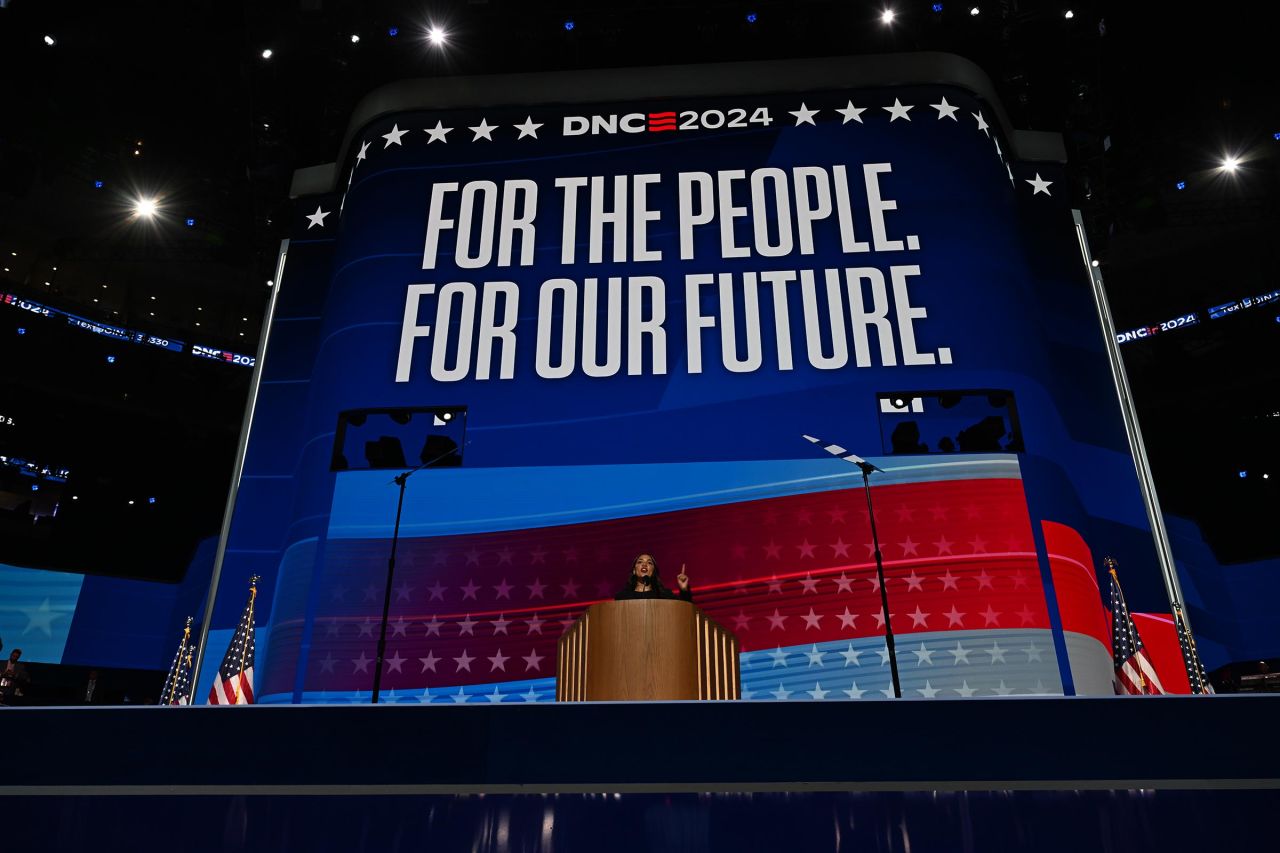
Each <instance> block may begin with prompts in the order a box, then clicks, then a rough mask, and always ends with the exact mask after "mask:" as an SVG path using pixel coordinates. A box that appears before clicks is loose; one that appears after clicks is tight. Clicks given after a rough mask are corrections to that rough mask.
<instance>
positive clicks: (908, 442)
mask: <svg viewBox="0 0 1280 853" xmlns="http://www.w3.org/2000/svg"><path fill="white" fill-rule="evenodd" d="M889 441H891V442H892V443H893V452H894V453H928V452H929V445H927V444H923V443H922V442H921V441H920V425H919V424H918V423H916V422H915V421H903V422H902V423H900V424H898V425H897V426H896V427H894V428H893V434H892V435H891V436H889Z"/></svg>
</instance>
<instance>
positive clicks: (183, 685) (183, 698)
mask: <svg viewBox="0 0 1280 853" xmlns="http://www.w3.org/2000/svg"><path fill="white" fill-rule="evenodd" d="M193 651H194V649H193V647H192V645H191V617H190V616H188V617H187V625H186V627H185V628H183V629H182V642H180V643H178V651H177V652H175V653H174V655H173V663H171V664H170V665H169V675H168V677H167V678H165V680H164V690H162V691H161V692H160V704H161V705H190V704H191V658H192V653H193Z"/></svg>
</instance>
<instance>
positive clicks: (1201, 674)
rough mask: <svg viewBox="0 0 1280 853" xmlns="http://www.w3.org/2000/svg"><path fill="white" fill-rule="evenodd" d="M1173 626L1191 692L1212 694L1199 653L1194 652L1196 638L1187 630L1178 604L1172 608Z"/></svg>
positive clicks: (1211, 687)
mask: <svg viewBox="0 0 1280 853" xmlns="http://www.w3.org/2000/svg"><path fill="white" fill-rule="evenodd" d="M1173 624H1174V625H1175V626H1176V627H1177V629H1178V645H1179V646H1180V647H1181V649H1182V662H1183V664H1184V665H1185V666H1186V668H1187V680H1188V681H1189V682H1191V692H1192V693H1193V694H1199V695H1205V694H1211V693H1213V692H1214V691H1213V685H1212V684H1210V683H1209V675H1208V673H1206V672H1205V671H1204V664H1203V663H1201V661H1200V653H1199V652H1198V651H1196V638H1195V637H1193V636H1191V632H1190V631H1188V630H1187V621H1186V619H1185V618H1183V615H1182V605H1180V604H1175V605H1174V606H1173Z"/></svg>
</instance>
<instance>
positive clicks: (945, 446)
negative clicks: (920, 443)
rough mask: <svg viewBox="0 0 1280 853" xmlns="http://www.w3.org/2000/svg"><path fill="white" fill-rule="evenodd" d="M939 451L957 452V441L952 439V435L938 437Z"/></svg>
mask: <svg viewBox="0 0 1280 853" xmlns="http://www.w3.org/2000/svg"><path fill="white" fill-rule="evenodd" d="M938 452H939V453H955V452H956V443H955V442H954V441H952V440H951V436H949V435H944V436H943V437H942V438H940V439H938Z"/></svg>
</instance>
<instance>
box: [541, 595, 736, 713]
mask: <svg viewBox="0 0 1280 853" xmlns="http://www.w3.org/2000/svg"><path fill="white" fill-rule="evenodd" d="M557 654H558V658H557V661H556V701H558V702H599V701H610V700H615V701H616V700H621V701H634V700H646V699H737V698H738V695H739V681H738V640H737V638H736V637H734V636H733V634H731V633H729V632H728V631H726V630H725V629H724V628H722V627H721V626H720V625H718V624H716V623H715V622H712V621H711V620H710V619H708V618H707V617H706V616H705V615H704V614H703V612H702V611H701V610H699V609H698V608H697V607H695V606H693V605H692V604H690V603H689V602H687V601H677V600H670V599H655V598H647V599H635V600H632V601H604V602H601V603H599V604H593V605H591V606H590V607H588V608H587V612H586V613H584V614H583V615H582V618H581V619H579V620H578V621H577V622H575V623H573V625H572V626H570V628H569V630H567V631H565V632H564V634H563V635H561V637H560V643H559V646H558V649H557Z"/></svg>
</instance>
